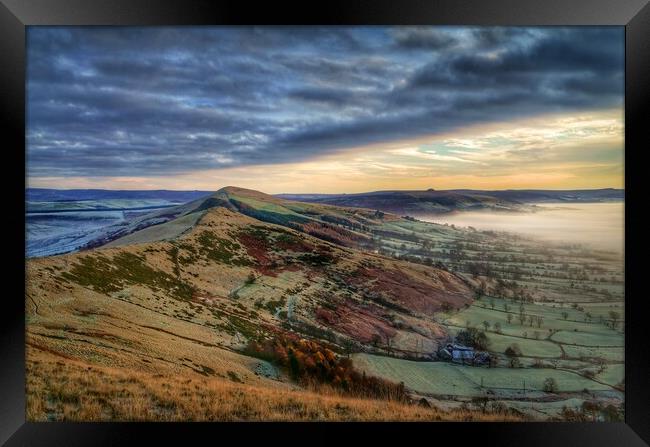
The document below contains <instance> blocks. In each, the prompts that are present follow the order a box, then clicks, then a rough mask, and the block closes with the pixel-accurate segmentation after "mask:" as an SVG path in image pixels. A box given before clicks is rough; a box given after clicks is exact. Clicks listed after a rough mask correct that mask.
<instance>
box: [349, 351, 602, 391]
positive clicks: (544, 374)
mask: <svg viewBox="0 0 650 447" xmlns="http://www.w3.org/2000/svg"><path fill="white" fill-rule="evenodd" d="M353 361H354V364H355V366H356V367H358V368H359V369H361V370H362V371H365V372H366V373H367V374H371V375H375V376H378V377H383V378H385V379H388V380H392V381H397V382H399V381H403V382H404V385H405V386H407V387H408V388H410V389H412V390H414V391H416V392H419V393H423V394H432V395H438V396H440V395H443V396H445V395H446V396H464V397H471V396H480V395H483V393H484V391H487V390H492V391H496V392H497V393H499V392H509V391H514V392H522V391H523V390H524V389H525V390H526V391H538V392H541V391H543V389H544V380H545V379H546V378H548V377H552V378H554V379H555V381H556V382H557V385H558V391H559V392H581V391H582V390H584V389H587V390H590V391H610V390H611V389H612V388H611V387H610V386H608V385H605V384H601V383H598V382H595V381H593V380H589V379H587V378H585V377H582V376H580V375H579V374H577V373H574V372H570V371H564V370H557V369H543V368H515V369H512V368H486V367H481V368H479V367H471V366H462V365H456V364H453V363H446V362H415V361H409V360H403V359H396V358H390V357H383V356H376V355H369V354H357V355H355V356H354V357H353ZM481 383H483V387H481Z"/></svg>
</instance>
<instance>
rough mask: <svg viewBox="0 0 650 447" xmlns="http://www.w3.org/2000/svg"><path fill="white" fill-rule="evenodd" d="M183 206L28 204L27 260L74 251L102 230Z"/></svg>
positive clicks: (97, 202) (147, 202) (81, 202)
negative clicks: (155, 212) (137, 217)
mask: <svg viewBox="0 0 650 447" xmlns="http://www.w3.org/2000/svg"><path fill="white" fill-rule="evenodd" d="M180 203H182V202H176V201H169V200H161V199H134V200H128V199H119V200H116V199H106V200H79V201H53V202H45V201H38V202H27V204H26V205H27V210H28V212H27V214H26V226H27V234H26V239H27V241H26V253H25V255H26V256H27V257H40V256H50V255H55V254H61V253H67V252H70V251H74V250H77V249H78V248H79V247H81V246H83V245H84V244H86V243H88V242H89V241H91V240H93V239H96V238H98V237H100V236H102V234H103V230H104V229H106V228H108V227H111V226H114V225H119V224H126V223H127V222H128V221H129V220H131V219H132V218H134V217H136V216H139V215H142V214H145V213H149V212H152V211H155V210H158V209H163V208H167V207H170V206H174V205H178V204H180Z"/></svg>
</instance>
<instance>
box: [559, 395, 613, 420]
mask: <svg viewBox="0 0 650 447" xmlns="http://www.w3.org/2000/svg"><path fill="white" fill-rule="evenodd" d="M560 420H562V421H566V422H588V421H597V420H601V421H605V422H623V421H624V417H623V407H622V406H618V407H617V406H614V405H612V404H609V405H603V404H601V403H599V402H595V401H588V400H586V401H584V402H583V403H582V406H581V407H580V408H579V409H572V408H568V407H564V408H563V409H562V412H561V413H560Z"/></svg>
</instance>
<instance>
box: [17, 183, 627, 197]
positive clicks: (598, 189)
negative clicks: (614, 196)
mask: <svg viewBox="0 0 650 447" xmlns="http://www.w3.org/2000/svg"><path fill="white" fill-rule="evenodd" d="M229 187H234V188H241V189H248V190H251V191H258V192H262V193H264V194H268V195H272V196H279V195H307V194H310V195H341V194H368V193H374V192H398V191H399V192H424V191H437V192H443V191H490V192H492V191H603V190H612V191H625V188H614V187H605V188H575V189H566V188H557V189H553V188H503V189H474V188H453V189H435V188H427V189H377V190H371V191H363V192H338V193H336V192H330V193H327V192H281V193H265V192H264V191H262V190H259V189H251V188H244V187H241V186H235V185H226V186H222V187H220V188H218V189H214V190H204V189H160V188H155V189H108V188H43V187H33V188H32V187H26V188H25V191H29V190H48V191H114V192H139V191H142V192H146V191H151V192H155V191H169V192H207V193H210V192H217V191H219V190H221V189H224V188H229Z"/></svg>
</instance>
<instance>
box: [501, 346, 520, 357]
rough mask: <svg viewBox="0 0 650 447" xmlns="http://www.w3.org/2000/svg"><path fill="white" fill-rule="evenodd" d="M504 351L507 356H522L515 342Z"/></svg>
mask: <svg viewBox="0 0 650 447" xmlns="http://www.w3.org/2000/svg"><path fill="white" fill-rule="evenodd" d="M504 353H505V355H507V356H508V357H521V356H522V352H521V348H520V347H519V345H518V344H517V343H513V344H511V345H510V346H508V347H507V348H506V350H505V352H504Z"/></svg>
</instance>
